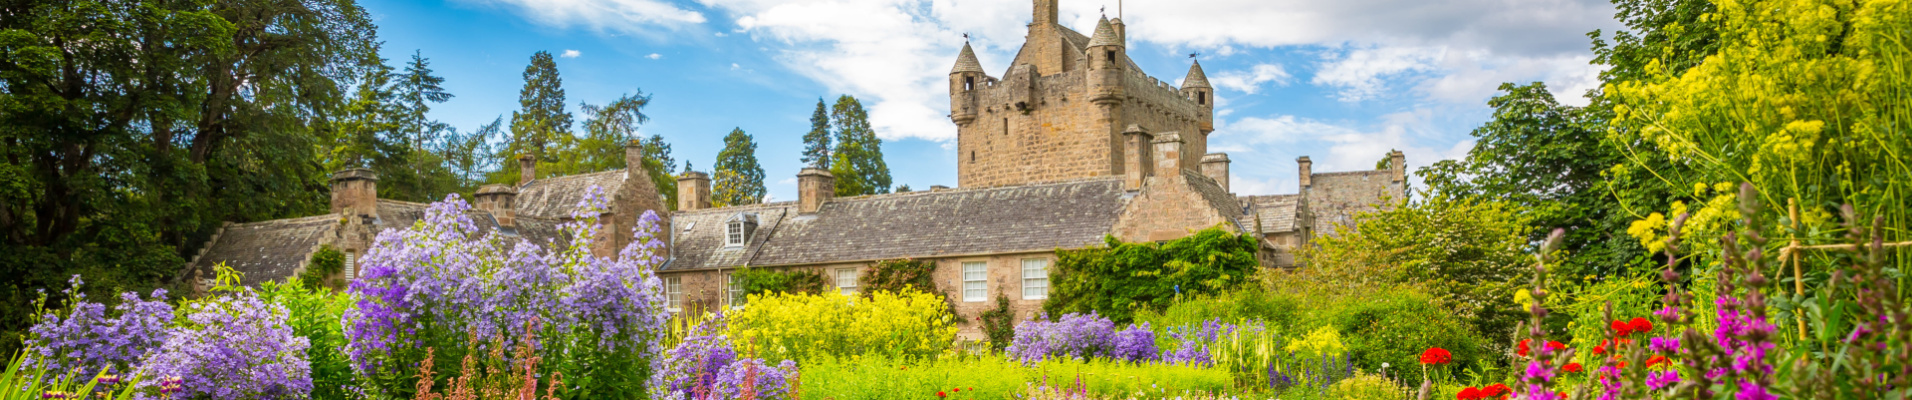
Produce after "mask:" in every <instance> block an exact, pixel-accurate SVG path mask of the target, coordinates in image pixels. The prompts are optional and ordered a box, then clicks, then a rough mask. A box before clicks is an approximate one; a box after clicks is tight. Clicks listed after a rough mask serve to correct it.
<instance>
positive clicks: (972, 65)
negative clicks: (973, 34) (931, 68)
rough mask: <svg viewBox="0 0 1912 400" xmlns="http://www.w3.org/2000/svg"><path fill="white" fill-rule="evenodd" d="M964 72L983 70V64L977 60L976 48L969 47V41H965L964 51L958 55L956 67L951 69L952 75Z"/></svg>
mask: <svg viewBox="0 0 1912 400" xmlns="http://www.w3.org/2000/svg"><path fill="white" fill-rule="evenodd" d="M964 72H983V64H982V63H980V62H976V50H973V49H970V48H969V42H963V53H962V54H959V55H957V56H956V68H951V69H950V70H949V74H950V75H955V74H960V73H964Z"/></svg>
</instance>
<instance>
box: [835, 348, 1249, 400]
mask: <svg viewBox="0 0 1912 400" xmlns="http://www.w3.org/2000/svg"><path fill="white" fill-rule="evenodd" d="M804 365H805V366H804V368H803V397H804V398H807V399H839V400H888V399H937V398H938V397H936V392H944V393H945V394H946V395H947V396H948V397H947V398H948V399H1014V398H1019V397H1018V395H1022V396H1023V397H1021V398H1028V397H1027V396H1028V393H1029V391H1030V390H1031V389H1032V388H1033V387H1045V386H1046V387H1050V388H1069V389H1071V391H1074V389H1076V388H1078V387H1079V388H1080V389H1081V390H1082V391H1086V392H1088V393H1089V395H1090V396H1093V398H1131V397H1118V396H1135V397H1132V398H1141V399H1160V398H1175V397H1176V396H1178V395H1187V394H1188V393H1189V392H1198V393H1233V394H1246V393H1253V391H1254V390H1253V389H1247V388H1243V389H1237V388H1234V387H1233V386H1231V384H1230V378H1229V377H1228V374H1227V373H1225V372H1222V371H1220V370H1216V369H1213V368H1200V367H1193V366H1182V365H1165V364H1154V363H1144V364H1135V363H1123V362H1110V361H1105V360H1094V361H1089V360H1075V359H1069V358H1055V359H1049V360H1044V361H1042V362H1038V363H1035V364H1033V365H1024V364H1023V363H1022V362H1019V361H1016V360H1013V359H1010V358H1008V357H1004V356H983V357H979V358H962V359H944V360H939V361H932V362H922V361H903V360H896V359H890V358H883V357H865V358H860V359H848V358H843V359H830V360H819V361H817V362H814V363H809V364H804ZM1078 385H1079V386H1078ZM956 388H961V389H962V390H961V391H956V390H954V389H956ZM1138 393H1147V394H1148V395H1137V394H1138ZM1185 398H1194V396H1188V397H1185ZM1202 398H1208V397H1202ZM1242 398H1249V397H1248V396H1242Z"/></svg>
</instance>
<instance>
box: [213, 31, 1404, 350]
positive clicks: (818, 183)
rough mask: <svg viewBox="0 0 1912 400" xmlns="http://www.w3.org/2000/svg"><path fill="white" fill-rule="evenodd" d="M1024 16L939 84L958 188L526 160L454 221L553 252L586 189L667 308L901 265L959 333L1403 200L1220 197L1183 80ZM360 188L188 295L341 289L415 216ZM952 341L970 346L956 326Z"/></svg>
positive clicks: (605, 243)
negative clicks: (779, 274)
mask: <svg viewBox="0 0 1912 400" xmlns="http://www.w3.org/2000/svg"><path fill="white" fill-rule="evenodd" d="M1034 3H1035V7H1034V9H1035V13H1034V18H1033V22H1032V23H1030V24H1029V33H1028V36H1027V38H1028V40H1027V42H1026V43H1024V44H1023V47H1022V49H1021V51H1020V52H1019V53H1018V54H1017V56H1016V58H1015V60H1014V61H1013V62H1012V63H1011V66H1010V67H1009V70H1008V71H1006V72H1005V73H1004V74H1003V77H1002V78H996V77H991V76H989V75H988V74H987V73H986V72H985V71H983V69H982V67H981V63H979V62H978V60H977V58H976V54H975V52H974V50H973V49H971V48H970V47H969V45H968V44H965V45H964V46H963V49H962V51H961V53H959V54H958V55H957V58H956V63H955V67H954V68H952V69H951V71H950V73H949V92H950V115H949V116H950V119H951V120H952V121H954V122H955V123H956V125H957V127H958V128H957V129H958V132H957V151H958V152H959V158H960V159H959V161H958V165H957V171H958V181H959V187H957V188H946V187H935V188H932V189H931V190H927V191H918V192H907V193H894V194H883V195H871V196H856V197H844V198H838V197H835V196H834V194H835V190H834V188H835V177H833V176H831V175H830V172H828V171H827V170H823V169H817V168H806V169H803V170H802V171H801V172H800V173H798V174H797V179H798V192H799V196H798V199H797V200H795V201H785V202H776V203H765V204H752V205H739V206H730V207H711V202H710V178H709V175H707V174H704V173H701V172H694V171H691V172H685V173H684V174H682V175H680V176H678V177H677V183H678V184H677V187H678V202H677V204H675V205H674V207H669V206H672V205H666V204H662V201H661V200H660V199H661V196H658V195H657V190H656V188H655V187H653V185H651V184H650V182H651V181H650V177H649V176H648V175H646V174H645V172H644V171H643V170H642V169H638V168H631V169H620V170H614V171H606V172H598V173H592V174H581V175H572V176H562V177H542V178H541V177H539V176H538V175H537V172H536V168H535V167H536V163H535V162H532V161H534V160H528V159H522V160H520V162H522V163H524V164H523V166H521V170H523V171H525V172H524V174H525V175H524V176H523V177H522V179H520V181H519V182H518V183H517V184H516V185H492V186H486V187H484V188H481V189H480V190H479V191H478V193H477V195H476V196H475V200H476V201H475V202H474V208H473V210H472V211H471V212H472V214H473V215H472V217H473V218H472V219H473V220H474V221H476V222H478V224H479V225H480V226H481V228H482V229H484V230H486V231H487V232H497V233H499V234H502V235H507V236H511V237H520V238H523V239H525V240H529V241H531V242H532V243H536V244H544V245H559V244H561V243H562V242H564V241H565V240H566V238H564V237H562V235H561V234H560V233H559V232H558V231H557V230H556V229H555V226H556V225H557V224H559V223H562V222H563V221H564V220H565V219H566V218H567V216H566V215H567V213H568V212H569V207H570V206H571V205H573V204H576V203H577V202H578V200H579V199H580V198H582V196H583V192H584V190H585V189H586V188H589V187H592V186H597V187H602V188H604V189H605V191H606V192H607V193H611V194H613V201H612V204H611V207H610V210H609V211H607V212H606V213H605V214H604V215H603V216H602V218H603V219H604V220H605V221H608V223H609V224H610V225H611V226H610V229H604V230H601V232H603V233H604V234H605V235H608V236H609V237H606V238H602V239H600V240H598V241H597V242H598V243H600V244H601V245H600V246H598V248H596V249H594V251H596V252H597V253H598V254H601V255H606V256H609V255H612V254H614V253H615V250H616V249H618V248H621V247H622V246H623V245H624V244H625V243H627V242H628V240H630V239H629V238H628V237H627V236H628V232H630V229H631V227H632V226H635V225H634V224H635V223H636V219H637V216H639V215H641V214H643V212H645V211H656V212H658V213H659V214H660V215H665V216H667V218H666V220H667V222H666V224H665V225H666V226H668V228H667V229H668V230H669V231H668V232H665V234H664V235H662V236H667V237H669V238H670V243H669V246H668V251H669V257H668V261H667V262H666V263H665V264H663V265H662V266H660V267H659V268H658V270H657V274H658V275H659V277H660V278H662V279H663V281H664V283H665V288H666V292H667V293H668V297H669V301H670V307H671V308H673V309H676V310H695V309H711V308H715V307H726V306H738V305H742V303H743V302H744V300H745V299H744V296H743V295H742V287H741V286H740V285H738V284H736V282H734V281H733V280H732V279H731V276H732V275H731V274H732V273H734V272H736V271H738V270H740V269H743V268H768V269H775V270H807V271H814V272H817V273H820V274H822V275H823V276H825V277H826V280H827V283H828V286H829V289H830V290H838V291H842V292H845V293H853V292H856V291H857V290H858V280H859V277H860V276H861V275H862V274H863V272H864V271H865V270H867V269H868V268H869V267H870V265H872V264H873V263H875V262H877V261H882V260H890V259H902V258H909V259H916V260H921V261H929V262H932V263H934V264H935V265H936V266H937V268H936V272H935V273H934V274H935V275H934V281H935V283H936V285H937V286H938V287H939V288H940V290H942V291H943V292H944V293H945V294H946V295H947V296H948V297H949V298H950V299H951V300H952V301H953V302H954V303H955V311H956V312H957V313H958V314H959V315H958V317H959V318H961V319H963V320H971V319H974V318H975V317H976V316H977V315H980V313H981V312H983V311H984V310H986V309H989V308H992V307H993V304H994V299H995V298H996V297H997V296H1004V297H1008V298H1010V299H1011V305H1012V308H1013V309H1015V310H1016V313H1017V316H1018V317H1019V318H1028V317H1029V316H1030V315H1032V314H1033V313H1034V311H1035V310H1037V309H1039V308H1040V305H1041V303H1042V301H1043V300H1044V299H1046V298H1047V296H1048V287H1049V283H1048V279H1049V275H1048V269H1049V266H1050V265H1052V264H1053V263H1054V262H1055V257H1056V255H1055V251H1056V250H1057V249H1076V248H1086V247H1094V246H1102V245H1104V244H1103V238H1104V237H1106V236H1113V237H1116V238H1119V239H1121V240H1123V241H1128V242H1146V241H1166V240H1173V239H1177V238H1181V237H1184V236H1187V235H1189V234H1191V233H1192V232H1194V231H1198V230H1202V229H1207V228H1215V227H1219V228H1221V229H1224V230H1228V231H1230V232H1238V233H1247V234H1252V235H1255V236H1257V237H1261V238H1263V239H1264V240H1263V249H1262V251H1261V254H1260V259H1261V260H1262V264H1263V265H1264V266H1267V267H1293V266H1295V265H1294V259H1293V256H1292V254H1293V253H1292V250H1293V249H1295V248H1298V247H1300V246H1305V245H1307V243H1308V241H1309V239H1310V238H1312V237H1313V236H1314V235H1315V234H1316V232H1328V233H1331V232H1333V229H1335V226H1337V225H1336V224H1344V225H1345V224H1347V223H1348V222H1349V221H1351V217H1352V216H1353V215H1354V214H1356V213H1358V212H1361V211H1366V210H1371V209H1374V208H1377V207H1384V206H1386V203H1385V202H1384V199H1389V198H1392V199H1401V198H1403V195H1404V194H1405V191H1406V175H1405V165H1404V164H1405V157H1404V156H1403V155H1402V154H1401V153H1400V152H1398V151H1397V152H1393V153H1391V154H1390V155H1389V162H1388V168H1386V169H1377V170H1372V171H1348V172H1331V173H1314V172H1313V170H1312V163H1311V162H1310V161H1309V159H1308V158H1307V157H1301V158H1300V159H1299V160H1297V162H1298V167H1299V168H1300V176H1299V178H1300V183H1301V184H1300V189H1301V190H1300V192H1299V193H1296V194H1291V195H1272V196H1237V195H1235V194H1233V193H1231V192H1230V191H1229V187H1228V186H1229V179H1230V178H1229V164H1230V160H1229V158H1228V155H1226V154H1221V153H1208V152H1207V148H1208V136H1209V134H1211V133H1212V132H1214V104H1213V103H1214V92H1213V89H1212V88H1210V87H1209V84H1208V81H1207V78H1206V77H1205V75H1204V73H1203V72H1202V68H1201V65H1200V64H1199V63H1197V64H1194V65H1191V66H1190V68H1189V71H1188V74H1187V75H1186V78H1184V79H1183V81H1182V87H1180V88H1176V87H1174V86H1172V85H1170V84H1168V83H1165V82H1162V81H1161V80H1158V79H1156V78H1152V77H1149V76H1148V75H1147V74H1145V73H1143V71H1142V70H1141V68H1139V67H1137V66H1136V65H1135V63H1134V62H1132V61H1130V59H1129V57H1128V55H1127V52H1126V46H1127V45H1126V43H1127V41H1126V35H1125V33H1124V32H1125V27H1124V25H1123V23H1122V21H1121V20H1120V19H1115V20H1110V19H1107V18H1104V19H1102V20H1101V21H1099V22H1097V24H1096V28H1095V31H1094V34H1093V35H1089V36H1084V35H1082V34H1081V33H1078V32H1076V31H1074V30H1071V29H1069V28H1067V27H1064V26H1062V25H1060V24H1058V23H1057V10H1056V8H1057V0H1035V1H1034ZM642 154H643V153H642V150H641V149H640V148H638V147H636V145H635V144H632V145H631V146H630V147H627V148H626V158H627V160H626V164H627V165H641V164H640V161H642V159H641V157H642ZM376 184H377V178H376V175H375V174H374V173H373V172H372V171H367V170H347V171H341V172H339V173H338V174H335V175H334V177H333V193H332V196H333V207H332V213H330V214H326V215H320V216H314V217H307V218H293V219H285V220H276V221H265V222H255V223H246V224H228V225H227V226H226V227H224V228H222V229H221V231H220V233H219V234H217V235H215V236H214V238H213V239H212V240H211V241H210V242H209V243H208V244H207V245H206V246H205V247H204V248H203V249H202V250H201V252H200V254H199V255H198V256H195V257H194V258H193V260H192V261H191V263H190V264H189V265H188V267H189V269H188V270H189V271H191V273H193V274H195V275H194V276H195V279H198V280H199V281H200V282H204V280H205V279H207V278H210V275H209V274H210V271H209V269H210V268H211V266H213V265H217V264H219V263H225V264H227V265H230V266H232V267H233V268H235V269H237V270H239V271H241V272H244V273H246V279H245V281H246V282H247V283H248V284H252V283H256V282H259V281H263V280H274V279H284V278H286V277H290V276H295V275H297V274H298V273H299V272H300V271H302V270H303V269H304V268H305V264H306V260H308V259H309V258H310V254H311V253H312V252H313V251H316V250H317V249H318V248H319V247H320V246H332V247H334V248H337V249H340V250H341V251H342V252H344V253H345V254H346V255H347V264H348V268H346V272H345V274H346V275H347V277H348V278H349V277H351V276H352V275H353V274H355V273H356V269H355V268H353V267H351V265H352V264H353V262H352V261H351V260H353V259H354V258H355V257H356V255H357V254H363V252H364V251H365V249H366V248H367V247H366V246H369V244H370V241H371V238H372V237H373V236H375V234H376V232H378V231H379V230H382V229H390V228H402V227H409V226H411V225H412V224H413V222H414V221H417V220H418V219H419V218H421V216H422V210H423V208H424V206H423V205H421V204H416V203H406V202H398V201H391V200H383V199H378V198H377V189H376ZM670 208H675V210H674V211H672V210H670ZM611 233H618V234H617V235H612V234H611ZM960 334H962V335H964V336H966V337H971V338H976V337H980V335H981V332H980V328H979V327H978V326H975V325H974V324H970V325H965V326H964V327H963V328H962V329H961V331H960Z"/></svg>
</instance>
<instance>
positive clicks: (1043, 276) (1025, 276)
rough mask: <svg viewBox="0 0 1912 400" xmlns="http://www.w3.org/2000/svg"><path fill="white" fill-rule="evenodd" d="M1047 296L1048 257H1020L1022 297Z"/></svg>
mask: <svg viewBox="0 0 1912 400" xmlns="http://www.w3.org/2000/svg"><path fill="white" fill-rule="evenodd" d="M1047 298H1049V259H1046V258H1024V259H1022V299H1023V300H1042V299H1047Z"/></svg>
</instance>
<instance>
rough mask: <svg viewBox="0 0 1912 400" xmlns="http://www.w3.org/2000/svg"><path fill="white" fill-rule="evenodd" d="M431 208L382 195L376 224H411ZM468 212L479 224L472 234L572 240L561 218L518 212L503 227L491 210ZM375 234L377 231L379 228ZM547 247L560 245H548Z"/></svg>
mask: <svg viewBox="0 0 1912 400" xmlns="http://www.w3.org/2000/svg"><path fill="white" fill-rule="evenodd" d="M428 209H431V205H430V204H422V203H413V202H409V201H399V200H386V199H379V200H378V221H377V228H378V230H379V231H381V232H382V231H384V230H386V229H405V228H411V227H412V225H414V224H416V223H417V222H418V221H420V220H423V219H425V211H426V210H428ZM465 215H466V216H467V217H469V218H471V225H472V227H473V228H476V231H474V232H472V233H473V234H477V235H483V234H486V233H490V232H492V231H498V232H499V233H501V234H504V235H505V236H506V237H514V236H515V237H520V238H524V239H525V240H529V241H531V243H532V244H537V245H540V246H543V245H546V244H549V243H552V242H553V241H556V242H557V245H558V246H563V245H565V244H566V243H569V241H568V238H565V237H564V233H563V232H561V231H559V230H558V225H559V224H562V223H563V220H560V219H556V218H539V217H525V216H519V217H517V218H514V219H513V221H514V222H513V227H511V228H509V229H500V228H499V226H498V218H497V217H496V216H493V215H491V213H490V212H486V211H485V210H480V209H476V208H473V209H470V210H467V211H466V212H465ZM374 234H375V235H376V232H374ZM546 250H558V249H557V248H553V247H546Z"/></svg>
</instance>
